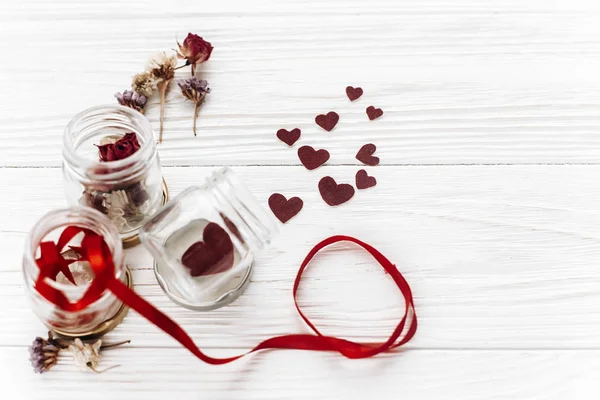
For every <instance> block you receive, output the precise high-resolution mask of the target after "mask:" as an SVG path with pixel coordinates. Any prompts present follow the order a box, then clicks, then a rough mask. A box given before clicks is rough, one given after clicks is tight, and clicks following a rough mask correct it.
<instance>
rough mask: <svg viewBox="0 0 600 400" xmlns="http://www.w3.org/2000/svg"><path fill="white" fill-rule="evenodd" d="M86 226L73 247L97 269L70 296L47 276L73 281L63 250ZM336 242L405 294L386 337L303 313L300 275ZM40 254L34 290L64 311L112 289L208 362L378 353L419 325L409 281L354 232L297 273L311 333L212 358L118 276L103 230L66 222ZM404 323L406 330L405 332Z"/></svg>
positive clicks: (311, 254) (404, 338) (400, 342)
mask: <svg viewBox="0 0 600 400" xmlns="http://www.w3.org/2000/svg"><path fill="white" fill-rule="evenodd" d="M81 232H83V233H84V237H83V239H82V241H81V246H79V247H71V248H72V249H73V250H75V251H76V252H77V253H78V254H79V255H80V258H79V261H87V262H89V263H90V265H91V267H92V270H93V272H94V274H95V277H94V279H93V280H92V282H91V283H90V286H89V287H88V289H87V290H86V292H85V293H84V295H83V296H82V297H81V298H80V299H79V300H77V301H74V302H71V301H69V299H68V298H67V297H66V296H65V295H64V293H62V292H61V291H60V290H58V289H56V288H54V287H52V286H51V285H49V284H48V283H47V280H49V279H50V280H56V276H57V275H58V273H60V272H62V273H63V274H64V275H65V276H66V277H67V279H69V280H70V281H71V282H73V283H74V280H73V277H72V274H71V271H70V270H69V264H70V263H72V262H73V260H66V259H65V258H64V256H63V255H62V254H61V252H62V251H63V250H64V249H65V248H66V247H67V246H68V244H69V242H70V241H71V240H72V239H73V238H74V237H75V236H76V235H78V234H79V233H81ZM338 242H352V243H355V244H357V245H358V246H360V247H362V248H363V249H364V250H366V251H367V252H368V253H369V254H371V255H372V256H373V258H375V260H376V261H377V262H378V263H379V264H380V265H381V266H382V268H383V269H384V270H385V271H386V272H387V273H388V274H389V276H390V277H391V278H392V279H393V281H394V283H395V284H396V286H397V287H398V289H399V290H400V292H401V293H402V295H403V296H404V299H405V308H404V315H403V316H402V318H401V319H400V321H399V322H398V324H397V325H396V327H395V329H394V330H393V332H392V333H391V335H390V336H389V337H388V339H387V340H386V341H384V342H382V343H376V344H364V343H357V342H353V341H350V340H346V339H342V338H338V337H335V336H325V335H323V334H322V333H321V332H320V331H319V330H318V329H317V327H316V326H315V325H314V324H313V323H312V322H311V321H310V320H309V319H308V318H307V317H306V316H305V315H304V314H303V312H302V310H301V308H300V306H299V305H298V303H297V301H296V293H297V291H298V288H299V286H300V282H301V280H302V275H303V273H304V270H305V269H306V267H307V266H308V264H309V263H310V261H311V260H312V258H313V257H314V256H315V255H316V254H317V253H318V252H319V251H321V250H322V249H323V248H325V247H327V246H329V245H331V244H333V243H338ZM40 252H41V255H40V258H39V259H37V260H36V262H37V265H38V267H39V269H40V273H39V276H38V279H37V281H36V283H35V290H37V291H38V292H39V293H40V295H42V296H43V297H44V298H45V299H46V300H48V301H49V302H51V303H52V304H54V305H56V306H57V307H58V308H60V309H61V310H64V311H79V310H82V309H84V308H85V307H87V306H89V305H90V304H92V303H94V302H95V301H96V300H98V299H99V298H100V297H101V296H102V294H103V293H104V292H105V291H106V290H109V291H111V292H112V293H113V294H114V295H115V296H116V297H117V298H119V299H120V300H121V301H122V302H124V303H125V304H127V305H128V306H129V307H130V308H132V309H134V310H135V311H137V312H138V313H139V314H141V315H142V316H143V317H144V318H146V319H147V320H148V321H150V322H152V323H153V324H154V325H156V326H158V327H159V328H160V329H162V330H163V331H164V332H166V333H167V334H168V335H170V336H171V337H173V338H174V339H175V340H177V341H178V342H179V343H181V344H182V345H183V346H184V347H186V348H187V349H188V350H189V351H190V352H191V353H192V354H194V355H195V356H196V357H198V358H199V359H201V360H202V361H205V362H207V363H209V364H226V363H229V362H232V361H235V360H237V359H238V358H241V357H243V356H245V355H247V354H250V353H253V352H255V351H258V350H264V349H297V350H313V351H337V352H338V353H340V354H341V355H343V356H344V357H347V358H366V357H372V356H374V355H377V354H379V353H381V352H384V351H387V350H390V349H393V348H396V347H399V346H402V345H403V344H405V343H407V342H408V341H409V340H410V339H412V337H413V336H414V335H415V333H416V330H417V316H416V313H415V308H414V303H413V297H412V292H411V290H410V286H409V285H408V282H407V281H406V280H405V279H404V277H403V276H402V274H401V273H400V271H398V269H397V268H396V266H395V265H394V264H392V263H391V262H390V261H389V260H388V259H387V258H386V257H385V256H384V255H383V254H381V253H380V252H379V251H378V250H377V249H375V248H374V247H372V246H370V245H369V244H367V243H364V242H362V241H360V240H358V239H355V238H353V237H350V236H342V235H337V236H332V237H329V238H327V239H325V240H323V241H321V242H320V243H318V244H317V245H316V246H315V247H313V249H312V250H311V251H310V252H309V253H308V255H307V256H306V258H305V259H304V261H303V262H302V264H301V265H300V268H299V270H298V273H297V275H296V279H295V281H294V286H293V289H292V294H293V296H294V303H295V305H296V309H297V310H298V313H299V314H300V317H301V318H302V319H303V320H304V322H306V324H307V325H308V326H309V327H310V329H311V330H312V331H313V333H312V334H290V335H282V336H276V337H272V338H269V339H267V340H264V341H263V342H261V343H259V344H258V345H257V346H256V347H254V348H253V349H252V350H250V351H248V352H247V353H244V354H241V355H238V356H234V357H226V358H214V357H210V356H208V355H206V354H205V353H203V352H202V351H201V350H200V349H199V348H198V347H197V346H196V345H195V343H194V341H193V340H192V338H191V337H190V336H189V335H188V334H187V333H186V332H185V331H184V330H183V328H181V327H180V326H179V325H178V324H177V323H176V322H175V321H173V320H172V319H171V318H169V317H168V316H167V315H166V314H164V313H162V312H161V311H159V310H158V309H156V308H155V307H154V306H153V305H152V304H150V303H148V302H147V301H146V300H145V299H144V298H142V297H140V296H139V295H138V294H137V293H135V292H134V291H133V290H131V289H130V288H128V287H127V286H126V285H125V284H123V283H122V282H121V281H119V280H118V279H117V278H116V277H115V265H114V263H113V260H112V254H111V252H110V249H109V247H108V245H107V244H106V242H105V241H104V239H103V238H102V236H100V235H98V234H97V233H95V232H92V231H90V230H86V229H83V228H79V227H76V226H69V227H67V228H66V229H65V230H64V231H63V232H62V234H61V236H60V238H59V240H58V242H57V243H54V242H43V243H41V244H40ZM405 328H406V333H405V334H404V335H402V333H403V331H404V330H405Z"/></svg>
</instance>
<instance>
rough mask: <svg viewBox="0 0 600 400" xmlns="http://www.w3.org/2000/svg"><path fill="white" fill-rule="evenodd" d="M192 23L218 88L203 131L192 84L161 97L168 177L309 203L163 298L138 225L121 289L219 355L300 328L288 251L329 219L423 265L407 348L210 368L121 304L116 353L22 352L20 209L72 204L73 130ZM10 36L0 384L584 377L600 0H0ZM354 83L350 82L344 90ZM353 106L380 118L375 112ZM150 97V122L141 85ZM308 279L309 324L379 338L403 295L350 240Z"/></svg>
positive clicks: (6, 39) (548, 386) (57, 390)
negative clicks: (324, 187) (54, 357)
mask: <svg viewBox="0 0 600 400" xmlns="http://www.w3.org/2000/svg"><path fill="white" fill-rule="evenodd" d="M187 32H195V33H198V34H200V35H201V36H204V37H205V38H206V39H208V40H210V41H211V42H212V43H213V44H214V46H215V51H214V53H213V56H212V58H211V60H210V61H209V62H208V63H207V64H205V66H204V67H203V71H204V72H203V77H205V78H206V79H208V80H209V82H210V84H211V86H212V88H213V93H212V94H211V95H210V99H209V101H208V102H207V103H206V104H205V105H204V106H203V108H202V110H201V113H200V114H201V115H200V118H199V120H198V132H199V135H198V137H196V138H194V137H193V136H192V131H191V127H192V119H191V115H192V105H191V104H189V103H186V102H185V101H184V100H183V99H182V97H181V96H180V94H179V93H177V90H173V91H171V93H170V94H169V96H168V104H167V107H166V121H165V127H166V130H165V142H164V144H162V145H161V147H160V155H161V158H162V163H163V167H164V174H165V177H166V179H167V181H168V183H169V186H170V189H171V192H172V194H177V193H178V192H180V191H181V190H182V189H184V188H185V187H187V186H188V185H191V184H195V183H199V182H202V181H203V179H204V177H205V176H206V175H208V174H209V173H210V172H211V171H213V170H214V169H216V168H218V167H219V166H222V165H230V166H232V167H233V169H234V170H235V171H237V173H238V174H239V175H240V176H241V177H242V179H243V180H244V181H245V182H246V183H247V185H248V186H249V187H250V189H251V190H252V191H253V193H254V194H255V195H256V197H257V198H258V199H259V201H260V202H261V203H262V204H264V205H265V206H266V203H267V199H268V197H269V195H270V194H271V193H273V192H281V193H284V194H286V195H288V196H289V195H299V196H300V197H302V198H303V199H304V201H305V208H304V210H303V211H302V212H301V213H300V214H299V215H298V216H297V217H296V218H295V219H294V220H292V221H290V222H289V223H288V224H286V225H284V226H283V227H282V231H281V234H280V235H279V236H278V238H277V239H276V240H275V241H274V242H273V244H272V246H271V247H270V248H269V249H268V250H266V251H265V252H264V253H263V254H262V255H261V257H260V259H259V260H258V262H257V265H256V270H255V273H254V276H253V279H252V283H251V284H250V286H249V288H248V290H247V292H246V293H245V294H244V295H243V296H242V297H241V298H239V299H238V300H237V301H235V303H233V304H232V305H230V306H228V307H226V308H223V309H221V310H218V311H214V312H208V313H198V312H192V311H189V310H185V309H183V308H180V307H178V306H176V305H175V304H173V303H172V302H170V301H169V300H168V299H167V297H166V296H165V295H164V294H163V293H162V291H161V289H160V288H159V286H158V284H157V283H156V281H155V278H154V275H153V272H152V269H151V259H150V257H149V255H148V254H147V253H146V252H145V251H144V250H143V249H142V248H135V249H134V250H132V251H129V252H128V260H129V263H130V265H131V267H132V269H133V274H134V278H135V282H136V285H135V289H136V290H137V291H138V293H140V294H141V295H143V296H145V297H146V298H147V299H149V300H150V301H151V302H153V303H154V304H155V305H157V306H158V307H159V308H160V309H161V310H163V311H164V312H166V313H168V314H169V315H170V316H172V317H173V318H174V319H175V320H177V321H178V322H179V323H180V324H181V325H182V326H183V327H184V328H185V329H186V330H187V331H188V332H189V333H190V334H191V335H192V336H193V338H194V339H195V341H196V343H197V344H198V345H199V346H200V347H201V348H203V349H204V350H205V351H206V352H208V353H209V354H213V355H233V354H237V353H239V352H242V351H244V350H248V349H249V348H251V347H252V346H253V345H254V344H256V343H257V342H258V341H260V340H261V339H265V338H267V337H269V336H273V335H276V334H283V333H291V332H306V331H307V330H306V328H305V326H304V325H303V324H302V322H301V320H300V319H299V317H298V316H297V315H296V312H295V310H294V308H293V302H292V295H291V287H292V281H293V278H294V276H295V272H296V270H297V268H298V265H299V263H300V262H301V260H302V258H303V257H304V255H305V254H306V252H307V251H308V250H309V249H310V248H311V247H312V245H314V244H315V243H317V241H319V240H320V239H323V238H324V237H326V236H329V235H331V234H335V233H344V234H349V235H355V236H357V237H359V238H361V239H363V240H365V241H368V242H370V243H372V244H373V245H374V246H376V247H377V248H379V249H380V250H381V251H382V252H383V253H384V254H386V255H387V256H388V257H389V258H391V259H392V260H393V261H394V262H395V263H396V264H397V265H398V267H399V269H400V270H401V271H402V272H403V273H404V274H405V276H406V278H407V279H408V280H409V282H410V284H411V286H412V288H413V291H414V294H415V302H416V308H417V313H418V315H419V317H420V326H419V330H418V332H417V335H416V337H415V338H414V340H413V341H411V342H410V343H409V344H408V345H407V346H406V347H405V348H404V350H402V351H396V352H393V353H388V354H385V355H382V356H379V357H376V358H373V359H368V360H355V361H351V360H346V359H344V358H342V357H341V356H339V355H338V354H329V353H307V352H300V351H272V352H264V353H261V354H258V355H253V356H251V357H248V358H247V359H244V360H241V361H238V362H236V363H233V364H229V365H226V366H221V367H215V366H210V365H205V364H203V363H202V362H200V361H198V360H197V359H195V358H194V357H193V356H192V355H190V354H189V353H188V352H187V351H185V350H183V349H182V348H181V347H180V346H179V345H178V344H177V343H176V342H175V341H174V340H173V339H171V338H170V337H168V336H166V335H165V334H163V333H162V332H161V331H159V330H158V329H157V328H156V327H154V326H152V325H151V324H150V323H148V322H147V321H146V320H144V319H143V318H141V317H140V316H139V315H137V314H136V313H134V312H132V313H130V315H129V316H128V317H127V319H126V321H125V322H124V323H123V324H122V325H121V326H119V327H118V329H116V330H115V331H114V332H112V333H111V334H109V335H108V336H107V338H106V340H107V341H118V340H123V339H131V340H132V342H131V345H128V346H125V347H123V348H120V349H118V350H112V351H107V352H105V353H104V356H105V357H104V359H103V361H102V365H103V366H110V365H113V364H121V366H120V367H119V368H116V369H113V370H111V371H109V372H106V373H104V374H101V375H95V374H93V373H83V372H79V371H78V370H77V369H76V368H75V366H74V365H73V363H72V361H71V360H70V356H69V355H68V353H67V352H65V353H64V356H62V357H61V359H60V363H59V365H58V366H57V367H55V368H54V369H53V370H51V371H50V372H48V373H46V374H44V375H35V374H34V373H33V372H32V370H31V367H30V365H29V362H28V353H27V346H28V345H29V344H30V342H31V340H32V339H33V338H34V337H35V336H37V335H42V336H43V335H44V333H45V329H44V327H43V326H42V324H41V323H40V322H39V321H37V319H36V318H35V317H34V315H33V314H32V312H31V311H30V310H29V308H28V304H27V301H26V296H25V290H24V287H23V281H22V275H21V254H22V247H23V242H24V239H25V236H26V234H27V232H28V231H29V229H30V228H31V226H32V225H33V224H34V222H35V221H36V220H37V219H38V218H39V217H41V216H42V215H43V214H44V213H46V212H47V211H49V210H52V209H55V208H59V207H63V206H64V205H65V199H64V194H63V189H62V180H61V170H60V162H61V148H60V145H61V135H62V132H63V129H64V127H65V125H66V124H67V122H68V121H69V119H70V118H71V117H72V116H73V115H74V114H75V113H77V112H79V111H81V110H82V109H84V108H86V107H89V106H93V105H97V104H102V103H112V102H113V101H114V99H113V94H114V93H115V92H116V91H121V90H123V89H125V88H126V87H127V86H128V84H129V82H130V77H131V76H132V75H133V74H134V73H136V72H138V71H140V70H142V69H143V67H144V64H145V61H146V58H147V56H149V55H150V54H152V53H153V52H155V51H156V50H161V49H170V48H172V47H173V46H174V44H175V38H179V39H180V40H182V39H183V38H184V37H185V35H186V34H187ZM0 54H2V55H1V60H2V61H1V62H0V93H1V94H0V189H1V190H2V201H1V207H0V255H1V256H2V262H1V263H0V383H1V384H0V398H2V399H30V398H31V399H34V398H35V399H44V400H51V399H61V400H62V399H107V398H112V399H120V398H126V399H129V400H133V399H144V400H147V399H163V398H177V399H179V398H181V399H184V398H185V399H187V398H194V399H196V398H197V399H200V398H202V399H221V398H224V399H225V398H228V399H246V398H256V399H271V398H273V399H275V398H281V399H367V398H369V399H444V400H449V399H460V400H468V399H511V400H512V399H597V398H598V392H599V390H600V379H598V376H599V373H600V287H599V284H600V243H599V242H600V235H599V233H598V232H599V228H598V227H599V226H600V213H599V212H598V210H599V209H600V190H599V189H598V188H599V187H600V184H599V182H598V178H599V177H600V165H599V162H600V2H597V1H593V0H589V1H578V0H557V1H550V0H530V1H524V0H505V1H500V0H495V1H492V0H458V1H455V0H377V1H370V2H367V1H362V0H344V1H337V0H320V1H313V2H306V1H304V0H294V1H287V2H285V1H267V0H260V1H251V2H243V1H228V0H221V1H214V2H208V1H204V2H197V1H196V2H190V1H183V0H171V1H157V0H156V1H149V2H146V1H141V0H129V1H117V0H103V1H100V0H95V1H75V0H55V1H52V2H49V1H43V0H4V1H2V2H1V3H0ZM186 74H187V71H186V72H181V74H179V75H178V77H184V76H186ZM347 85H355V86H361V87H363V88H364V90H365V94H364V96H363V97H362V98H361V99H360V100H359V101H357V102H355V103H350V102H349V101H348V99H347V98H346V97H345V93H344V88H345V87H346V86H347ZM369 105H375V106H377V107H381V108H382V109H383V110H384V111H385V115H384V116H383V117H382V118H381V119H380V120H378V121H373V122H370V121H368V120H367V118H366V116H365V113H364V109H365V108H366V107H367V106H369ZM330 110H336V111H337V112H338V113H339V114H340V116H341V120H340V123H339V124H338V126H337V128H336V129H335V130H334V131H333V132H331V133H326V132H324V131H322V130H321V129H320V128H318V127H317V126H316V125H315V124H314V121H313V120H314V117H315V115H317V114H318V113H322V112H327V111H330ZM147 115H148V117H149V119H150V120H151V122H152V124H153V126H154V127H155V128H158V101H157V99H156V98H153V99H152V100H151V104H150V106H149V109H148V112H147ZM282 127H287V128H290V129H291V128H293V127H300V128H301V129H302V133H303V136H302V138H301V142H300V143H301V144H311V145H313V146H315V147H319V148H326V149H328V150H329V151H330V152H331V154H332V158H331V160H330V161H329V163H328V165H327V166H326V167H323V168H321V169H319V170H317V171H313V172H309V171H307V170H306V169H304V168H303V167H302V166H301V165H299V162H298V159H297V157H296V154H295V150H289V149H287V148H286V146H285V145H283V144H282V143H281V142H279V141H278V140H277V139H276V138H275V136H274V135H275V132H276V131H277V129H279V128H282ZM368 142H373V143H375V144H376V145H377V146H378V151H377V155H379V157H380V158H381V165H379V166H377V167H374V168H370V169H369V172H370V173H371V174H372V175H374V176H376V178H377V180H378V185H377V187H376V188H374V189H370V190H367V191H364V192H358V193H357V195H356V196H355V198H354V199H352V200H351V201H350V202H349V203H348V204H345V205H343V206H340V207H338V208H331V207H328V206H327V205H325V203H324V202H323V201H322V200H321V198H320V197H319V194H318V192H317V188H316V184H317V182H318V180H319V179H320V178H321V177H322V176H324V175H331V176H333V177H334V178H336V179H337V180H338V181H341V182H348V183H350V182H352V181H353V177H354V174H355V172H356V171H357V170H358V169H359V166H360V163H358V161H356V160H355V159H354V155H355V153H356V151H357V149H358V148H359V147H360V146H361V145H362V144H364V143H368ZM340 249H341V248H338V250H340ZM300 300H301V302H302V303H303V304H304V306H305V308H306V310H307V313H308V314H309V315H310V317H312V318H313V320H314V321H315V322H316V323H317V325H319V326H320V327H322V328H323V331H324V332H325V333H328V334H336V335H343V336H345V337H348V338H351V339H355V340H361V341H374V340H381V339H383V338H384V337H386V335H387V334H388V333H389V332H390V330H391V328H392V327H393V325H394V324H395V322H396V319H397V317H398V315H399V313H400V310H401V305H402V302H401V298H400V296H399V295H398V294H397V293H396V291H395V289H394V287H393V285H392V283H391V281H390V280H389V278H387V277H386V275H385V274H384V273H383V272H382V271H381V269H380V268H379V267H378V266H376V265H375V264H374V263H373V262H371V261H370V258H369V257H368V256H367V255H365V254H363V253H361V252H360V251H358V250H354V249H350V250H347V251H330V252H327V253H325V254H323V255H322V256H320V257H319V258H318V259H317V260H316V261H315V264H314V265H312V267H311V269H310V270H309V271H308V272H307V275H306V278H305V281H304V284H303V288H302V290H301V293H300Z"/></svg>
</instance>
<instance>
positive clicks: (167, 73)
mask: <svg viewBox="0 0 600 400" xmlns="http://www.w3.org/2000/svg"><path fill="white" fill-rule="evenodd" d="M175 68H177V56H176V55H175V54H171V55H169V54H167V52H165V51H161V52H158V53H156V54H155V55H153V56H152V57H151V58H150V60H148V66H147V70H148V71H150V72H152V74H153V75H154V76H155V77H156V78H157V79H160V80H165V81H170V80H171V79H173V77H174V76H175Z"/></svg>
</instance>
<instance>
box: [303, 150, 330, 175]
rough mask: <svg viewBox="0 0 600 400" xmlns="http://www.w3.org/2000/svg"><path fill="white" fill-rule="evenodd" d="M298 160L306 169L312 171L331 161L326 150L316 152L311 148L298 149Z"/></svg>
mask: <svg viewBox="0 0 600 400" xmlns="http://www.w3.org/2000/svg"><path fill="white" fill-rule="evenodd" d="M298 158H299V159H300V162H301V163H302V165H304V166H305V167H306V169H308V170H310V171H312V170H313V169H316V168H319V167H320V166H321V165H323V164H325V163H326V162H327V160H329V152H328V151H327V150H325V149H321V150H315V149H313V148H312V147H310V146H302V147H300V148H299V149H298Z"/></svg>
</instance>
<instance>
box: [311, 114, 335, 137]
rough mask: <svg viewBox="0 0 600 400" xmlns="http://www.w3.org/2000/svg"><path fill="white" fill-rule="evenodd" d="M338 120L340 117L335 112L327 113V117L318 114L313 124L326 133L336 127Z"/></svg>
mask: <svg viewBox="0 0 600 400" xmlns="http://www.w3.org/2000/svg"><path fill="white" fill-rule="evenodd" d="M339 120H340V116H339V115H338V113H336V112H335V111H329V112H328V113H327V115H324V114H319V115H317V117H316V118H315V122H316V123H317V125H319V126H320V127H321V128H323V129H325V130H326V131H327V132H330V131H331V130H332V129H333V128H335V126H336V125H337V123H338V121H339Z"/></svg>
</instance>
